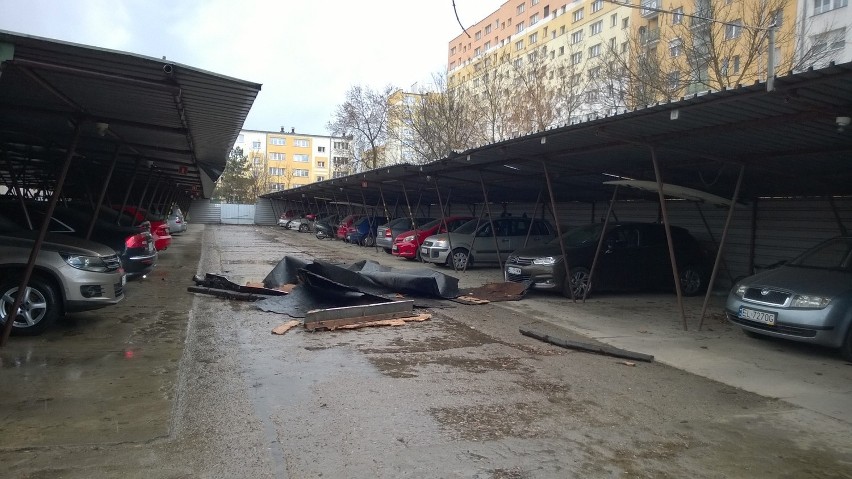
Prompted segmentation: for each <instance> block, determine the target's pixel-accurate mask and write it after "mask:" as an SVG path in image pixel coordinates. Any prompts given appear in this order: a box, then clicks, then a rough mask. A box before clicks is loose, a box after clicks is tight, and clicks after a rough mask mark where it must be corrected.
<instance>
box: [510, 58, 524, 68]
mask: <svg viewBox="0 0 852 479" xmlns="http://www.w3.org/2000/svg"><path fill="white" fill-rule="evenodd" d="M523 64H524V61H523V60H522V59H520V58H515V61H514V62H512V65H513V66H514V67H515V68H521V66H523Z"/></svg>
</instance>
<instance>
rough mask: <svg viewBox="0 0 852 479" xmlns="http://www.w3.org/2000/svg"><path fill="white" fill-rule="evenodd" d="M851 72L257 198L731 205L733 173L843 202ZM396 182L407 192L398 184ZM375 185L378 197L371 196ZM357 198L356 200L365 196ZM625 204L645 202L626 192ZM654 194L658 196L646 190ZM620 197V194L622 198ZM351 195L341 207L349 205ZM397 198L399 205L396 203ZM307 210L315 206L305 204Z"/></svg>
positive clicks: (846, 67)
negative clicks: (687, 192) (659, 194)
mask: <svg viewBox="0 0 852 479" xmlns="http://www.w3.org/2000/svg"><path fill="white" fill-rule="evenodd" d="M849 116H852V63H845V64H840V65H834V64H832V65H829V66H828V67H826V68H823V69H819V70H809V71H806V72H803V73H798V74H789V75H786V76H783V77H779V78H776V80H775V89H774V91H771V92H767V88H766V85H765V84H764V83H756V84H754V85H750V86H744V87H739V88H736V89H732V90H723V91H717V92H707V93H704V94H697V95H693V96H691V97H688V98H684V99H682V100H680V101H677V102H671V103H665V104H657V105H652V106H648V107H645V108H641V109H637V110H634V111H629V112H625V113H622V114H619V115H615V116H611V117H606V118H600V119H596V120H593V121H588V122H585V123H581V124H575V125H568V126H564V127H559V128H554V129H550V130H547V131H542V132H538V133H534V134H530V135H526V136H522V137H518V138H513V139H510V140H506V141H502V142H499V143H495V144H492V145H485V146H480V147H477V148H472V149H470V150H467V151H463V152H458V153H453V154H451V155H449V156H448V157H446V158H443V159H441V160H438V161H435V162H433V163H429V164H426V165H395V166H391V167H386V168H379V169H376V170H372V171H368V172H364V173H358V174H354V175H350V176H347V177H344V178H336V179H332V180H326V181H323V182H319V183H315V184H311V185H307V186H303V187H298V188H294V189H290V190H286V191H282V192H276V193H270V194H267V195H264V196H263V197H264V198H273V199H283V200H292V201H297V202H298V201H302V200H303V198H305V199H312V198H330V199H335V200H338V201H340V200H346V201H350V200H351V201H359V202H360V201H366V202H367V203H368V204H379V202H380V201H381V196H382V195H384V197H385V200H386V201H387V202H388V203H392V202H393V201H394V197H395V196H397V195H404V194H405V193H407V194H408V195H409V200H410V202H411V203H412V204H414V203H416V202H417V199H418V198H420V195H421V194H422V195H423V196H422V201H423V202H427V201H428V202H430V203H432V204H435V203H437V200H438V198H437V191H438V190H436V188H435V185H436V184H437V186H438V187H439V188H440V191H441V194H442V195H443V200H444V201H446V199H447V196H449V197H450V201H452V202H454V203H481V202H482V201H483V192H482V187H481V183H482V184H484V185H485V186H486V188H487V193H488V199H489V201H491V202H519V201H535V200H536V198H537V197H538V195H539V193H540V192H543V196H542V198H545V199H546V198H547V193H548V192H547V187H546V182H545V167H546V172H547V174H548V175H549V176H550V179H551V183H552V188H553V192H554V196H555V197H556V199H557V201H560V202H561V201H595V200H606V199H609V198H610V197H611V196H612V189H613V186H609V185H604V184H603V183H604V182H605V181H610V180H614V179H635V180H651V181H655V174H654V167H653V162H652V159H651V158H652V151H653V152H654V154H655V155H656V157H657V159H658V160H659V164H660V170H661V176H662V180H663V182H665V183H667V184H674V185H679V186H685V187H690V188H695V189H698V190H702V191H706V192H709V193H712V194H715V195H718V196H721V197H724V198H731V197H732V196H733V192H734V189H735V185H736V181H737V177H738V175H739V172H740V167H744V168H745V170H744V179H743V184H742V191H741V194H740V198H743V199H746V200H748V199H750V198H757V197H776V196H827V195H834V196H842V195H850V194H852V165H850V161H852V156H850V153H852V128H846V129H843V128H839V127H838V124H837V117H849ZM403 185H404V186H403ZM379 187H381V188H379ZM362 194H363V200H362V196H361V195H362ZM626 194H628V195H634V196H636V195H639V196H645V197H649V196H648V193H641V192H638V190H633V191H632V192H630V193H626ZM654 195H656V193H654ZM621 196H624V195H620V197H621ZM347 197H348V199H347ZM397 197H398V196H397ZM311 202H312V200H311Z"/></svg>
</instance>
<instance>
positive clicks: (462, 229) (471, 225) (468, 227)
mask: <svg viewBox="0 0 852 479" xmlns="http://www.w3.org/2000/svg"><path fill="white" fill-rule="evenodd" d="M487 222H488V220H482V221H480V220H477V219H472V220H470V221H468V222H467V223H465V224H463V225H461V226H459V227H458V228H456V229H454V230H453V233H458V234H460V235H471V234H473V232H474V231H476V226H477V225H481V224H484V223H487Z"/></svg>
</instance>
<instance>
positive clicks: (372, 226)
mask: <svg viewBox="0 0 852 479" xmlns="http://www.w3.org/2000/svg"><path fill="white" fill-rule="evenodd" d="M380 221H382V218H381V217H378V216H362V217H361V218H358V219H357V220H356V221H355V222H354V223H352V226H350V227H349V228H347V229H346V237H345V238H344V239H343V241H346V242H347V243H352V244H357V245H361V246H375V244H376V229H377V228H378V227H379V222H380Z"/></svg>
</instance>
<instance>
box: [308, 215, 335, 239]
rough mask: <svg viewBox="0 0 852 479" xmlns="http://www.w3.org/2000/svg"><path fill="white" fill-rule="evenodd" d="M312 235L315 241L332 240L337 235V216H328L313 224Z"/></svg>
mask: <svg viewBox="0 0 852 479" xmlns="http://www.w3.org/2000/svg"><path fill="white" fill-rule="evenodd" d="M313 228H314V235H315V236H316V237H317V239H326V238H332V239H334V237H335V236H336V234H337V216H336V215H334V216H329V217H326V218H323V219H320V220H317V221H316V222H314V226H313Z"/></svg>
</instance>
